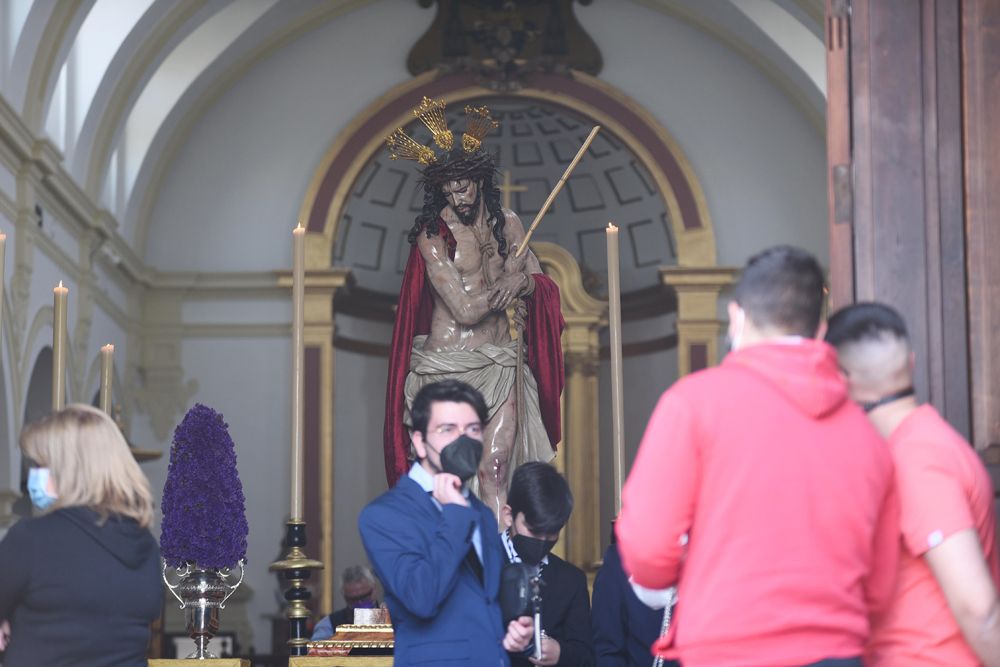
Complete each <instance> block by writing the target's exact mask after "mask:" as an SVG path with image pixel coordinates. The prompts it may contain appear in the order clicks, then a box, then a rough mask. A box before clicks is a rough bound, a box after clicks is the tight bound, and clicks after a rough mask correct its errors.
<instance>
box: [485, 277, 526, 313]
mask: <svg viewBox="0 0 1000 667" xmlns="http://www.w3.org/2000/svg"><path fill="white" fill-rule="evenodd" d="M529 282H530V281H529V278H528V276H527V275H526V274H524V273H504V274H503V275H502V276H500V279H499V280H497V281H496V283H495V284H494V285H493V290H492V291H491V292H490V296H489V304H490V310H492V311H494V312H500V311H503V310H507V306H509V305H510V304H511V302H512V301H513V300H514V299H516V298H517V296H518V294H520V293H521V291H522V290H523V289H524V288H525V286H526V285H527V284H528V283H529Z"/></svg>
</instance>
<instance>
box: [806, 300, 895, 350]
mask: <svg viewBox="0 0 1000 667" xmlns="http://www.w3.org/2000/svg"><path fill="white" fill-rule="evenodd" d="M886 333H889V334H892V335H893V336H895V337H896V338H898V339H900V340H905V341H907V342H908V341H909V340H910V336H909V334H908V333H907V331H906V322H905V321H903V316H902V315H900V314H899V313H898V312H897V311H896V309H894V308H893V307H892V306H887V305H886V304H884V303H877V302H874V301H867V302H862V303H855V304H853V305H850V306H845V307H844V308H841V309H840V310H838V311H837V312H836V313H834V314H833V316H832V317H830V320H829V321H828V322H827V330H826V342H827V343H829V344H830V345H833V346H834V347H840V346H841V345H847V344H850V343H859V342H861V341H864V340H875V339H878V338H881V337H882V335H883V334H886Z"/></svg>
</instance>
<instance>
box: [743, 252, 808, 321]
mask: <svg viewBox="0 0 1000 667" xmlns="http://www.w3.org/2000/svg"><path fill="white" fill-rule="evenodd" d="M735 298H736V303H738V304H739V305H740V307H741V308H743V310H744V311H746V314H747V316H748V317H749V318H750V319H751V320H753V323H754V324H755V325H757V326H759V327H774V328H777V329H780V330H781V331H782V332H783V333H786V334H790V335H798V336H806V337H812V336H815V335H816V331H817V330H818V328H819V320H820V317H821V316H822V313H823V298H824V279H823V269H822V268H820V265H819V262H817V261H816V258H815V257H813V256H812V255H811V254H809V253H808V252H806V251H805V250H802V249H800V248H795V247H792V246H787V245H781V246H775V247H773V248H768V249H767V250H764V251H763V252H760V253H758V254H756V255H754V256H753V257H751V258H750V261H748V262H747V265H746V268H744V269H743V273H742V275H741V276H740V279H739V282H738V283H737V284H736V291H735Z"/></svg>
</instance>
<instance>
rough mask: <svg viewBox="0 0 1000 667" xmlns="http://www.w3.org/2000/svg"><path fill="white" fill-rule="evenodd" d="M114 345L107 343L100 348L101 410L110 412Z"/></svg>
mask: <svg viewBox="0 0 1000 667" xmlns="http://www.w3.org/2000/svg"><path fill="white" fill-rule="evenodd" d="M114 354H115V346H114V345H112V344H111V343H108V344H107V345H105V346H104V347H102V348H101V410H103V411H104V412H106V413H108V414H109V415H110V414H111V388H112V381H113V380H112V378H113V375H112V371H113V369H114V367H115V366H114V364H115V362H114Z"/></svg>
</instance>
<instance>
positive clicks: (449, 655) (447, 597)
mask: <svg viewBox="0 0 1000 667" xmlns="http://www.w3.org/2000/svg"><path fill="white" fill-rule="evenodd" d="M469 505H470V507H462V506H460V505H454V504H449V505H444V506H443V507H442V508H441V509H438V507H437V505H435V504H434V501H433V500H432V499H431V496H430V494H428V493H427V492H426V491H424V490H423V489H422V488H421V487H420V485H419V484H417V483H416V482H414V481H413V480H412V479H410V478H409V477H403V478H402V479H400V480H399V482H398V483H397V484H396V486H395V487H393V488H392V489H390V490H389V491H386V492H385V493H383V494H382V495H381V496H379V497H378V498H376V499H375V500H373V501H372V502H371V503H369V504H368V506H367V507H365V508H364V510H362V511H361V516H360V518H359V519H358V527H359V529H360V531H361V541H362V542H363V543H364V546H365V551H366V552H367V553H368V559H369V560H370V561H371V563H372V566H373V567H374V568H375V573H376V574H377V575H378V577H379V579H380V580H381V581H382V584H383V586H384V587H385V601H386V603H387V604H388V605H389V613H390V614H391V616H392V624H393V627H394V629H395V641H396V644H395V650H394V664H396V665H398V666H400V667H403V666H406V665H430V664H435V665H436V664H446V665H449V666H455V667H458V666H459V665H468V666H469V667H484V666H485V667H507V666H508V665H509V664H510V662H509V659H508V657H507V653H506V651H504V649H503V645H502V642H503V638H504V634H505V629H504V627H503V621H502V619H501V616H500V603H499V600H498V593H499V588H500V569H501V567H502V565H503V563H504V562H505V560H506V554H505V552H504V549H503V544H502V543H501V542H500V535H499V534H498V530H497V522H496V519H494V518H493V514H492V512H490V510H489V509H488V508H487V507H486V505H484V504H483V503H482V502H480V501H479V500H478V499H477V498H475V497H474V496H471V495H470V497H469ZM477 524H478V526H479V533H480V536H481V538H482V552H483V553H482V561H483V562H482V565H483V582H485V583H481V582H480V580H479V577H478V576H477V575H476V573H475V572H474V571H473V569H472V567H471V566H470V565H469V564H468V563H467V562H466V560H465V559H466V555H467V554H468V552H469V549H470V548H471V547H472V533H473V530H474V529H475V527H476V525H477Z"/></svg>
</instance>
